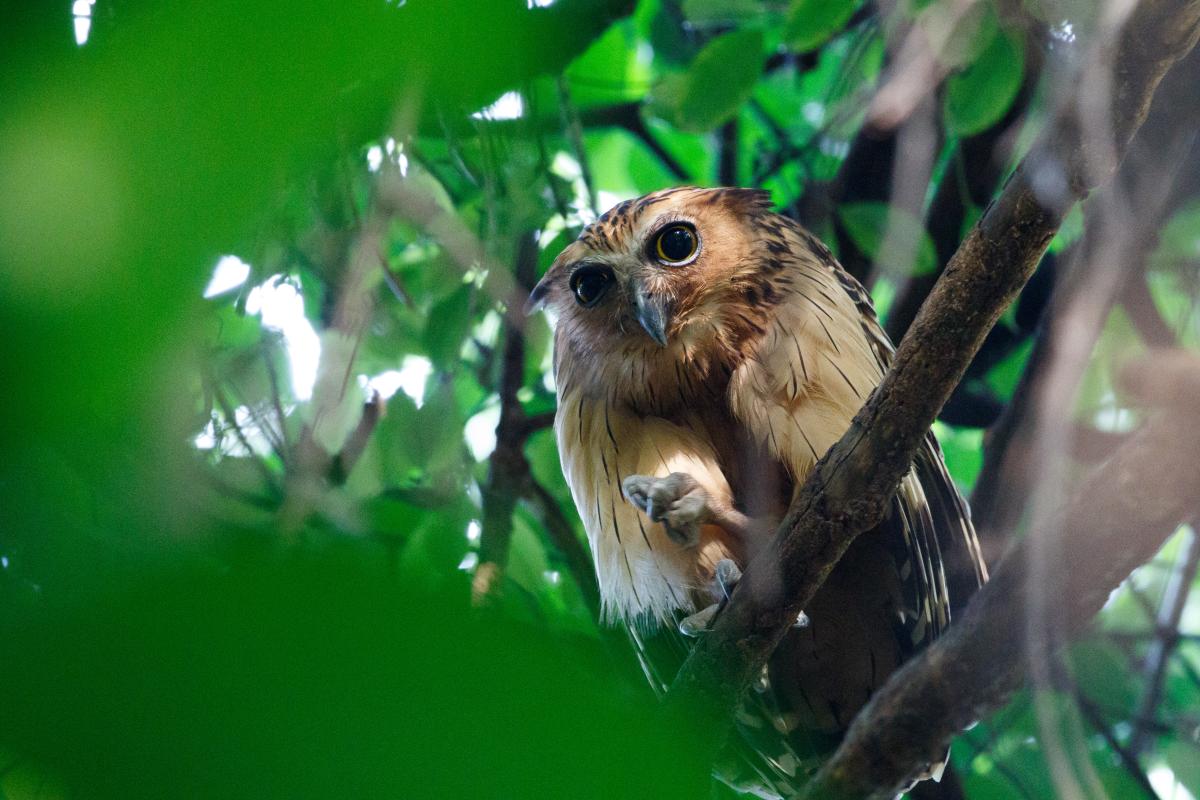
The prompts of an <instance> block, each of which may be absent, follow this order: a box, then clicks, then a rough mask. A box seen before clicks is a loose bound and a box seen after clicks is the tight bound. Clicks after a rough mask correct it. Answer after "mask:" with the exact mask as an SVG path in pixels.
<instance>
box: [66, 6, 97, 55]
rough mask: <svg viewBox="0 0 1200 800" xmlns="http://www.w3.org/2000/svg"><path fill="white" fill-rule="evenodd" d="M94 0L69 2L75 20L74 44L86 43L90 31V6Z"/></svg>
mask: <svg viewBox="0 0 1200 800" xmlns="http://www.w3.org/2000/svg"><path fill="white" fill-rule="evenodd" d="M95 3H96V0H75V2H74V3H72V4H71V15H72V17H73V18H74V22H75V44H77V45H79V46H80V47H82V46H83V45H85V44H87V40H88V36H89V35H90V34H91V32H92V6H93V5H95Z"/></svg>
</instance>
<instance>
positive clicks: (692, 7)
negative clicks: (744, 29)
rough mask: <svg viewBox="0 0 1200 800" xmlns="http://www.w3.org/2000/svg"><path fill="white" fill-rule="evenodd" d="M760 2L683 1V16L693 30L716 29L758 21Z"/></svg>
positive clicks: (723, 0)
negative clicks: (753, 20)
mask: <svg viewBox="0 0 1200 800" xmlns="http://www.w3.org/2000/svg"><path fill="white" fill-rule="evenodd" d="M763 13H764V9H763V3H762V2H761V0H683V16H684V17H685V18H686V19H687V21H688V23H689V24H691V25H692V27H695V28H717V27H720V26H728V25H731V24H735V23H739V22H745V21H747V20H752V19H759V18H761V17H762V15H763Z"/></svg>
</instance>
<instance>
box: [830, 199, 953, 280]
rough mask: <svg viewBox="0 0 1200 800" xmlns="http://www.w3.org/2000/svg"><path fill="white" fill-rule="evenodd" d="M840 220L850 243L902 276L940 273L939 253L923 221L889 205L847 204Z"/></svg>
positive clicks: (840, 207) (840, 215)
mask: <svg viewBox="0 0 1200 800" xmlns="http://www.w3.org/2000/svg"><path fill="white" fill-rule="evenodd" d="M838 219H839V220H840V221H841V223H842V226H843V227H844V228H845V229H846V233H847V234H848V235H849V236H850V239H851V240H852V241H853V242H854V244H855V245H856V246H857V247H858V249H859V250H862V251H863V252H864V253H866V254H867V255H868V256H870V257H871V259H872V260H874V261H876V262H878V263H879V264H880V265H881V266H883V267H884V269H886V270H889V271H891V272H892V273H893V274H897V275H899V276H909V275H913V276H915V275H929V274H932V273H934V272H936V271H937V266H938V261H937V250H936V249H935V248H934V246H933V239H932V238H930V236H929V233H928V232H927V231H926V230H925V226H924V225H923V224H922V223H921V220H919V219H917V218H916V217H915V216H913V215H912V214H910V213H909V212H907V211H904V210H903V209H900V208H893V207H891V206H889V205H888V204H887V203H847V204H846V205H843V206H839V207H838Z"/></svg>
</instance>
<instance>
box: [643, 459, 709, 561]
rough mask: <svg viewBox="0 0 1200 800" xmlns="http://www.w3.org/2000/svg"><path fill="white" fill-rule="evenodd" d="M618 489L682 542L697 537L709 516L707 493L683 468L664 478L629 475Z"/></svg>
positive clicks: (684, 542)
mask: <svg viewBox="0 0 1200 800" xmlns="http://www.w3.org/2000/svg"><path fill="white" fill-rule="evenodd" d="M621 489H622V490H623V491H624V492H625V499H627V500H628V501H629V502H630V503H632V504H633V505H634V506H636V507H637V508H638V509H640V510H641V511H643V512H644V513H645V514H646V516H648V517H649V518H650V519H651V520H652V521H654V522H661V523H662V524H663V527H664V528H665V529H666V531H667V535H668V536H670V537H671V539H672V540H673V541H675V542H678V543H679V544H682V545H685V546H686V545H693V544H695V543H696V542H697V541H699V539H700V526H701V525H702V524H703V523H705V522H707V521H708V520H709V519H710V518H711V516H712V514H711V512H710V510H709V507H708V493H707V492H705V491H704V489H702V488H701V487H700V484H698V483H696V480H695V478H693V477H692V476H691V475H688V474H686V473H683V472H673V473H671V474H670V475H668V476H667V477H665V478H653V477H650V476H648V475H630V476H629V477H628V478H626V479H625V481H624V483H622V485H621Z"/></svg>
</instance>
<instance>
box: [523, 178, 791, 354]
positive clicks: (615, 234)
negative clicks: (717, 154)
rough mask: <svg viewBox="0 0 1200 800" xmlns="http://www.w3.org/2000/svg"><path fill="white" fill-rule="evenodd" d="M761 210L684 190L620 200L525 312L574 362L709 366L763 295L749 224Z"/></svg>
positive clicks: (720, 195) (722, 194) (733, 197)
mask: <svg viewBox="0 0 1200 800" xmlns="http://www.w3.org/2000/svg"><path fill="white" fill-rule="evenodd" d="M769 206H770V199H769V195H768V194H767V193H766V192H762V191H758V190H753V189H697V188H692V187H687V188H680V189H668V190H665V191H660V192H655V193H653V194H648V195H646V196H644V197H641V198H638V199H636V200H627V201H625V202H623V203H621V204H620V205H618V206H616V207H615V208H613V209H611V210H609V211H608V212H607V213H605V214H604V216H602V217H600V219H598V220H597V221H596V222H594V223H593V224H591V225H589V226H588V227H587V228H586V229H584V231H583V232H582V233H581V234H580V236H579V238H578V239H577V240H576V241H574V242H572V243H571V244H570V245H568V246H567V247H566V248H565V249H564V250H563V251H562V253H561V254H560V255H559V256H558V257H557V258H556V259H555V261H554V263H553V264H552V265H551V267H550V269H549V270H547V272H546V275H545V277H543V278H542V280H541V282H540V283H538V285H537V286H536V287H535V288H534V290H533V292H532V293H531V294H530V297H529V305H528V306H527V310H529V311H535V310H538V309H541V308H543V307H545V308H547V309H549V310H550V311H551V312H552V313H553V314H554V316H555V317H556V318H557V320H558V322H557V328H558V341H559V345H560V348H561V347H563V346H566V347H569V348H570V350H571V351H572V353H573V355H575V356H577V357H598V358H603V357H609V356H617V357H619V358H622V359H626V360H629V359H633V360H635V361H636V360H637V359H647V360H649V362H651V366H654V365H667V364H673V363H674V362H677V361H679V360H680V359H681V358H686V359H688V360H697V361H703V362H705V363H709V362H712V361H713V356H714V355H715V354H713V353H710V352H708V351H709V350H711V348H712V347H714V346H726V345H728V344H730V343H731V342H732V341H733V340H734V339H736V338H737V336H738V335H739V334H743V333H744V332H745V331H744V328H745V327H746V324H748V323H749V324H752V319H751V317H752V316H753V314H751V315H749V316H748V315H747V314H746V313H745V311H746V308H745V306H746V302H747V298H748V297H751V296H754V295H756V294H757V293H758V292H759V291H761V290H762V287H763V280H762V276H761V273H762V270H761V263H762V261H763V259H764V257H766V256H767V255H768V254H767V253H766V251H765V249H764V247H765V243H764V241H763V237H762V236H761V235H760V234H761V230H760V224H759V223H760V222H761V221H762V220H763V219H765V218H766V217H774V215H773V214H770V212H769ZM768 224H771V223H768ZM768 291H769V290H768ZM639 366H644V365H639Z"/></svg>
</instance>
